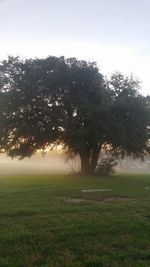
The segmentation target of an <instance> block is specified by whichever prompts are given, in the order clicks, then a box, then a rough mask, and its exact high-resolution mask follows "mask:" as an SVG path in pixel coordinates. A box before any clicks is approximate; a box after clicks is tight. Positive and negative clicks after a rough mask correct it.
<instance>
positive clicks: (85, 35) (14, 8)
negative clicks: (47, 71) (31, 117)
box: [0, 0, 150, 94]
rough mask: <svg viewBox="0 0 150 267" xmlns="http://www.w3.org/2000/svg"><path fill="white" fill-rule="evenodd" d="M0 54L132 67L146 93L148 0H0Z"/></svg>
mask: <svg viewBox="0 0 150 267" xmlns="http://www.w3.org/2000/svg"><path fill="white" fill-rule="evenodd" d="M0 27H1V31H0V59H4V58H6V56H7V55H20V56H23V57H46V56H48V55H55V56H61V55H64V56H66V57H77V58H78V59H85V60H90V61H97V63H98V65H99V67H100V70H101V71H102V73H103V74H104V75H107V74H110V73H113V72H114V71H122V72H123V73H127V74H129V73H133V74H134V75H135V76H136V77H138V78H139V80H140V81H141V82H142V88H143V90H142V93H143V94H150V79H149V71H150V0H0Z"/></svg>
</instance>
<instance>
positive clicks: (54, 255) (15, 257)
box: [0, 175, 150, 267]
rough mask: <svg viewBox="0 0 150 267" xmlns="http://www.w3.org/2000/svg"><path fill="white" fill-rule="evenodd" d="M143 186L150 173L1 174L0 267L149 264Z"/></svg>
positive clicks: (148, 199)
mask: <svg viewBox="0 0 150 267" xmlns="http://www.w3.org/2000/svg"><path fill="white" fill-rule="evenodd" d="M145 187H150V175H116V176H112V177H106V178H98V177H97V178H95V177H91V178H84V177H80V178H79V177H69V176H48V175H47V176H43V177H42V176H39V175H35V176H15V177H9V176H0V267H32V266H35V267H38V266H41V267H49V266H50V267H149V266H150V189H149V190H146V189H145ZM91 188H93V189H96V188H111V189H112V191H109V192H95V193H82V192H81V189H91ZM70 199H72V200H73V201H74V199H75V200H76V199H82V201H81V202H80V201H79V202H68V201H69V200H70ZM83 200H84V201H83Z"/></svg>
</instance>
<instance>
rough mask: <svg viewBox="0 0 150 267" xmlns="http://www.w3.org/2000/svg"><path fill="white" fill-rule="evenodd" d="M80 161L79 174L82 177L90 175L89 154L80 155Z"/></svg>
mask: <svg viewBox="0 0 150 267" xmlns="http://www.w3.org/2000/svg"><path fill="white" fill-rule="evenodd" d="M80 159H81V174H82V175H89V174H90V164H89V160H90V157H89V153H87V154H85V153H81V154H80Z"/></svg>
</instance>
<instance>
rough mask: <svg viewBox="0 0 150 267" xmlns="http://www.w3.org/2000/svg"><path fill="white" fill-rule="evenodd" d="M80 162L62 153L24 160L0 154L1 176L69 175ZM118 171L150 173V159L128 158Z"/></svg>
mask: <svg viewBox="0 0 150 267" xmlns="http://www.w3.org/2000/svg"><path fill="white" fill-rule="evenodd" d="M79 168H80V161H79V159H78V158H77V157H76V158H75V159H73V160H69V161H67V160H66V155H65V154H64V153H62V152H56V151H55V152H47V153H46V154H45V155H44V156H42V154H41V153H37V154H35V155H34V156H32V157H31V158H26V159H23V160H19V159H13V160H12V159H11V158H10V157H7V156H6V155H4V154H0V175H15V174H48V173H51V174H53V173H54V174H57V173H58V174H60V173H62V174H68V173H72V172H75V171H78V170H79ZM116 171H119V172H133V173H134V172H135V173H150V158H146V159H145V161H144V162H143V161H141V160H133V159H132V158H131V157H127V158H125V159H123V160H119V161H118V165H117V167H116Z"/></svg>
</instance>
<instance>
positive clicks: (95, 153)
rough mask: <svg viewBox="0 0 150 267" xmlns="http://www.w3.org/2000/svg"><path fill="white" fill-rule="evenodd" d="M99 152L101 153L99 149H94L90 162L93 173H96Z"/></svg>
mask: <svg viewBox="0 0 150 267" xmlns="http://www.w3.org/2000/svg"><path fill="white" fill-rule="evenodd" d="M99 152H100V148H99V147H97V148H95V149H93V151H92V156H91V162H90V168H91V173H94V172H95V169H96V166H97V163H98V157H99Z"/></svg>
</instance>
